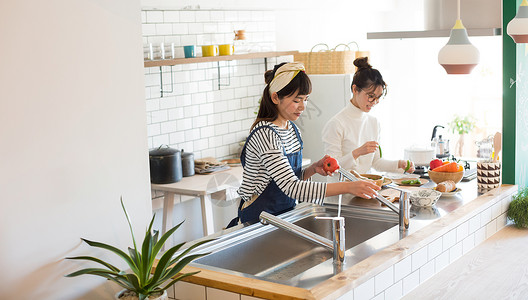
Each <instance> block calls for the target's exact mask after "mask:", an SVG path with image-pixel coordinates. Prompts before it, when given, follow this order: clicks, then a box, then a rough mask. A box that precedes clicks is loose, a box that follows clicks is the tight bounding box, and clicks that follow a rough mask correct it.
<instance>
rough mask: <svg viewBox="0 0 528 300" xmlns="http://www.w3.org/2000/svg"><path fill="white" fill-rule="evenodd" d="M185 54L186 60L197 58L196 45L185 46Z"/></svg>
mask: <svg viewBox="0 0 528 300" xmlns="http://www.w3.org/2000/svg"><path fill="white" fill-rule="evenodd" d="M183 52H184V53H185V58H190V57H195V54H194V45H191V46H183Z"/></svg>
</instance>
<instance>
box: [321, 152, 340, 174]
mask: <svg viewBox="0 0 528 300" xmlns="http://www.w3.org/2000/svg"><path fill="white" fill-rule="evenodd" d="M337 169H339V164H338V163H337V160H336V159H335V158H333V157H330V156H329V157H327V158H326V159H325V160H324V161H323V170H324V171H325V172H330V173H334V172H335V170H337Z"/></svg>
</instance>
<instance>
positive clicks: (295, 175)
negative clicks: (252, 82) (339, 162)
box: [228, 63, 380, 227]
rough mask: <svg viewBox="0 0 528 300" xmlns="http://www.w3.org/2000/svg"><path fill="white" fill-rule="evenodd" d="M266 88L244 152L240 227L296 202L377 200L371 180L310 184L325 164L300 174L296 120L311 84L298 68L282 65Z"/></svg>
mask: <svg viewBox="0 0 528 300" xmlns="http://www.w3.org/2000/svg"><path fill="white" fill-rule="evenodd" d="M264 77H265V80H266V83H267V85H266V87H265V88H264V92H263V95H262V99H261V102H260V107H259V111H258V114H257V118H256V120H255V122H254V123H253V125H252V126H251V132H250V134H249V136H248V138H247V140H246V143H245V145H244V147H243V149H242V153H241V156H240V160H241V163H242V166H243V167H244V171H243V175H242V184H241V186H240V188H239V190H238V194H239V195H240V198H241V201H240V206H239V209H238V218H235V219H233V220H232V221H231V223H229V225H228V227H231V226H234V225H236V224H238V223H239V222H242V223H245V222H257V221H258V220H259V215H260V213H261V212H262V211H266V212H269V213H271V214H274V215H278V214H281V213H283V212H286V211H288V210H291V209H293V208H294V207H295V203H296V201H305V202H312V203H317V204H322V203H323V200H324V198H325V197H328V196H335V195H339V194H347V193H349V194H354V195H357V196H361V197H364V198H371V197H374V194H375V191H377V190H379V189H380V188H379V187H378V186H377V185H375V184H373V183H371V182H367V181H355V182H338V183H325V182H313V181H309V180H308V179H309V178H310V177H311V176H312V175H314V174H315V173H317V174H321V175H323V176H327V175H331V174H330V173H327V172H325V171H324V170H323V160H324V158H326V156H325V157H324V158H322V159H321V160H319V161H317V162H315V163H313V164H312V165H310V166H309V167H307V168H306V169H302V167H301V162H302V148H303V142H302V138H301V134H300V132H299V130H298V129H297V126H295V124H294V123H293V122H292V121H296V120H297V119H298V118H299V117H300V115H301V114H302V112H303V111H304V109H305V107H306V104H307V101H308V95H309V94H310V93H311V91H312V85H311V82H310V79H309V78H308V76H307V75H306V73H305V72H304V66H303V65H302V64H300V63H282V64H279V65H276V66H275V68H274V69H273V71H271V70H270V71H267V72H266V74H265V75H264Z"/></svg>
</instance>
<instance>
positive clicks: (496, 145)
mask: <svg viewBox="0 0 528 300" xmlns="http://www.w3.org/2000/svg"><path fill="white" fill-rule="evenodd" d="M501 149H502V134H501V133H500V132H497V133H495V136H494V137H493V152H495V155H494V156H493V160H494V161H497V160H499V159H498V157H499V152H500V151H501Z"/></svg>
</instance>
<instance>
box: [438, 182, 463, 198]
mask: <svg viewBox="0 0 528 300" xmlns="http://www.w3.org/2000/svg"><path fill="white" fill-rule="evenodd" d="M434 190H436V191H439V192H440V193H442V196H448V197H450V196H454V195H456V194H458V193H459V192H461V191H462V189H461V188H457V187H456V184H455V182H454V181H453V180H446V181H442V182H440V183H439V184H437V185H436V187H435V188H434Z"/></svg>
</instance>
